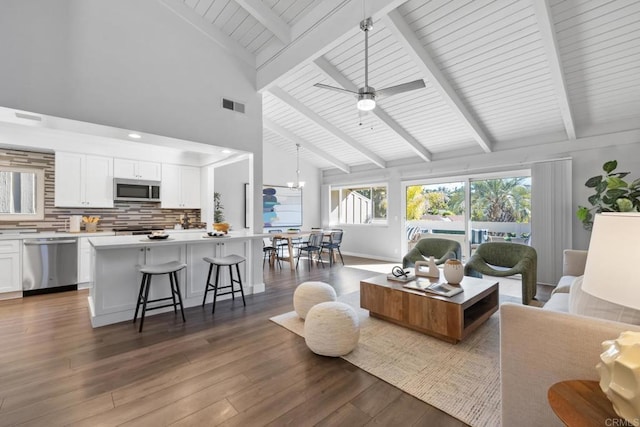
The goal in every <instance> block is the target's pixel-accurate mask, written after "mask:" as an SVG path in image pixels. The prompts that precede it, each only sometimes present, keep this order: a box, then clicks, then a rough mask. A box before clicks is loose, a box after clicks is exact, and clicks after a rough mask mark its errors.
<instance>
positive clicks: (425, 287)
mask: <svg viewBox="0 0 640 427" xmlns="http://www.w3.org/2000/svg"><path fill="white" fill-rule="evenodd" d="M403 286H404V287H405V288H407V289H414V290H417V291H424V292H428V293H430V294H436V295H440V296H443V297H452V296H454V295H457V294H459V293H460V292H462V291H463V289H462V287H460V286H453V285H450V284H448V283H447V282H436V283H431V282H429V281H428V280H416V281H415V282H411V283H407V284H406V285H403Z"/></svg>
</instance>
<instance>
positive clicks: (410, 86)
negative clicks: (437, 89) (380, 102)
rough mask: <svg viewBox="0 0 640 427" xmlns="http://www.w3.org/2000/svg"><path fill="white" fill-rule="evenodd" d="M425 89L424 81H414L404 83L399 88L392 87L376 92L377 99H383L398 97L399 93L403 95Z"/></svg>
mask: <svg viewBox="0 0 640 427" xmlns="http://www.w3.org/2000/svg"><path fill="white" fill-rule="evenodd" d="M423 87H425V84H424V81H423V80H422V79H420V80H414V81H412V82H408V83H402V84H399V85H397V86H391V87H387V88H384V89H378V90H376V98H381V97H384V96H391V95H396V94H398V93H403V92H409V91H410V90H416V89H421V88H423Z"/></svg>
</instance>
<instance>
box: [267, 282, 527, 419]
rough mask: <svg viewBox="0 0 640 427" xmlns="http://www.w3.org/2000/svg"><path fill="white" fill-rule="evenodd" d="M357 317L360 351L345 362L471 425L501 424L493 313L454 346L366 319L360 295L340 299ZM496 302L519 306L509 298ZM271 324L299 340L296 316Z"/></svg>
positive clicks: (281, 317) (278, 318) (300, 327)
mask: <svg viewBox="0 0 640 427" xmlns="http://www.w3.org/2000/svg"><path fill="white" fill-rule="evenodd" d="M338 300H339V301H342V302H344V303H347V304H349V305H350V306H352V307H353V308H354V309H355V310H356V312H357V313H358V316H359V318H360V341H359V343H358V347H356V349H355V350H354V351H352V352H351V353H349V354H348V355H346V356H343V359H345V360H347V361H349V362H351V363H352V364H354V365H355V366H357V367H358V368H360V369H363V370H365V371H367V372H369V373H370V374H372V375H375V376H376V377H378V378H380V379H382V380H384V381H386V382H388V383H389V384H391V385H393V386H395V387H398V388H399V389H401V390H402V391H404V392H406V393H408V394H411V395H412V396H415V397H417V398H418V399H420V400H422V401H424V402H426V403H428V404H430V405H432V406H435V407H436V408H438V409H440V410H442V411H444V412H446V413H448V414H449V415H451V416H453V417H455V418H457V419H459V420H460V421H463V422H464V423H466V424H469V425H472V426H499V425H500V349H499V316H498V313H495V314H494V315H493V316H491V317H490V318H489V319H488V320H487V321H486V322H485V323H484V324H483V325H482V326H481V327H480V328H478V329H477V330H476V331H474V332H473V333H472V334H470V335H469V336H468V337H467V338H466V339H465V340H464V341H462V342H460V343H458V344H449V343H446V342H444V341H440V340H438V339H436V338H432V337H430V336H427V335H424V334H421V333H419V332H415V331H412V330H410V329H406V328H403V327H400V326H396V325H394V324H392V323H388V322H385V321H382V320H379V319H375V318H371V317H369V312H368V311H367V310H363V309H361V308H360V293H359V292H353V293H351V294H347V295H343V296H341V297H339V298H338ZM500 301H501V302H504V301H510V302H518V300H517V299H515V298H511V297H508V296H502V295H501V297H500ZM270 320H271V321H273V322H275V323H277V324H278V325H281V326H283V327H284V328H286V329H288V330H290V331H291V332H294V333H296V334H298V335H300V336H304V322H303V321H302V320H301V319H300V318H299V317H298V316H297V315H296V313H295V311H293V312H289V313H285V314H281V315H279V316H275V317H272V318H271V319H270Z"/></svg>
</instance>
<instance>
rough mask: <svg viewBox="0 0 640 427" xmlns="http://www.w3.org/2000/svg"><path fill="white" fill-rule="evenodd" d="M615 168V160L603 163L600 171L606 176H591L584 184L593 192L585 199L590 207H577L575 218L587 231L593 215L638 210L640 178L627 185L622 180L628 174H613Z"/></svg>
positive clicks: (590, 226)
mask: <svg viewBox="0 0 640 427" xmlns="http://www.w3.org/2000/svg"><path fill="white" fill-rule="evenodd" d="M617 167H618V161H617V160H609V161H608V162H605V163H604V164H603V165H602V170H603V171H605V172H606V174H607V175H605V176H603V175H598V176H593V177H591V178H589V179H588V180H587V181H586V182H585V184H584V185H585V187H587V188H592V189H593V191H594V194H591V195H590V196H589V197H588V198H587V200H588V201H589V203H590V204H591V207H587V206H578V210H577V211H576V217H577V218H578V219H579V220H580V221H581V222H582V225H583V226H584V228H585V229H587V230H591V228H592V227H593V215H594V214H596V213H600V212H629V211H636V210H640V178H639V179H636V180H634V181H632V182H631V184H629V183H628V182H627V181H625V179H624V178H626V177H627V176H628V175H629V172H614V171H615V170H616V168H617Z"/></svg>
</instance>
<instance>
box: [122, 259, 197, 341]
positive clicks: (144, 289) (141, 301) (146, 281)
mask: <svg viewBox="0 0 640 427" xmlns="http://www.w3.org/2000/svg"><path fill="white" fill-rule="evenodd" d="M186 266H187V264H183V263H181V262H178V261H171V262H167V263H164V264H155V265H154V264H147V265H141V266H140V267H139V268H138V269H139V270H140V273H142V282H141V283H140V292H139V293H138V303H137V304H136V313H135V314H134V316H133V323H136V319H137V318H138V311H139V310H140V305H142V314H141V315H140V329H139V330H138V332H142V326H143V325H144V315H145V313H146V312H147V311H149V310H157V309H159V308H164V307H171V306H173V312H174V313H175V314H178V310H177V309H176V307H177V306H180V312H181V313H182V321H183V322H186V321H187V319H186V318H185V317H184V307H183V305H182V296H181V295H180V286H179V284H178V274H177V273H178V271H180V270H182V269H183V268H185V267H186ZM157 274H168V275H169V283H170V286H171V296H170V297H166V298H157V299H152V300H150V299H149V288H151V276H154V275H157ZM176 295H177V296H178V300H177V301H176ZM168 300H171V301H172V302H171V303H169V304H164V305H158V306H154V307H147V303H150V302H158V301H168Z"/></svg>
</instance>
